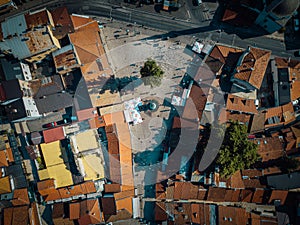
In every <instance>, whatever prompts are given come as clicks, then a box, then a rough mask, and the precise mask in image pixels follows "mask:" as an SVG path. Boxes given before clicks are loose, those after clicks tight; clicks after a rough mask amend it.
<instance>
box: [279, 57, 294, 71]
mask: <svg viewBox="0 0 300 225" xmlns="http://www.w3.org/2000/svg"><path fill="white" fill-rule="evenodd" d="M275 62H276V66H277V67H278V68H287V67H291V68H296V69H299V68H300V61H298V60H294V59H287V58H280V57H275Z"/></svg>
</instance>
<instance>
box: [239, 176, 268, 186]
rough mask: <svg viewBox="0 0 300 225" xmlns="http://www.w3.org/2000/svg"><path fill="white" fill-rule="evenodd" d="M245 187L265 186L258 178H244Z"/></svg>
mask: <svg viewBox="0 0 300 225" xmlns="http://www.w3.org/2000/svg"><path fill="white" fill-rule="evenodd" d="M243 181H244V185H245V188H266V185H264V184H262V182H261V181H260V180H259V179H258V178H253V179H244V180H243Z"/></svg>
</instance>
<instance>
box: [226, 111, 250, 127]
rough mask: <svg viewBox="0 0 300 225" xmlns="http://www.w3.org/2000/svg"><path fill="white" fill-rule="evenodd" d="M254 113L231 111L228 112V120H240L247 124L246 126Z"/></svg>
mask: <svg viewBox="0 0 300 225" xmlns="http://www.w3.org/2000/svg"><path fill="white" fill-rule="evenodd" d="M251 118H252V115H250V114H244V113H242V114H239V113H230V112H228V111H227V112H226V121H239V122H240V123H243V124H245V125H246V126H248V125H250V120H251Z"/></svg>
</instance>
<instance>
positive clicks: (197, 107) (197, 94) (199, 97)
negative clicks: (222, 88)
mask: <svg viewBox="0 0 300 225" xmlns="http://www.w3.org/2000/svg"><path fill="white" fill-rule="evenodd" d="M189 99H191V100H192V102H191V101H190V100H189ZM189 99H188V100H187V103H186V106H185V107H184V110H183V114H182V118H184V119H195V118H196V116H197V115H198V118H199V120H201V118H202V113H203V110H204V108H205V104H206V100H207V99H206V96H205V95H204V92H203V90H202V89H201V88H200V87H199V86H197V85H193V86H192V89H191V92H190V96H189ZM191 105H192V106H194V107H191Z"/></svg>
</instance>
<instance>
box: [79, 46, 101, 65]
mask: <svg viewBox="0 0 300 225" xmlns="http://www.w3.org/2000/svg"><path fill="white" fill-rule="evenodd" d="M74 47H75V49H76V48H78V49H80V50H81V51H84V52H86V53H88V54H90V55H93V56H94V57H96V59H99V56H98V55H95V54H94V53H91V52H89V51H88V50H86V49H84V48H82V47H80V46H78V45H76V44H74ZM96 59H95V60H96ZM95 60H93V61H92V62H94V61H95ZM92 62H88V63H92ZM88 63H86V64H88Z"/></svg>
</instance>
